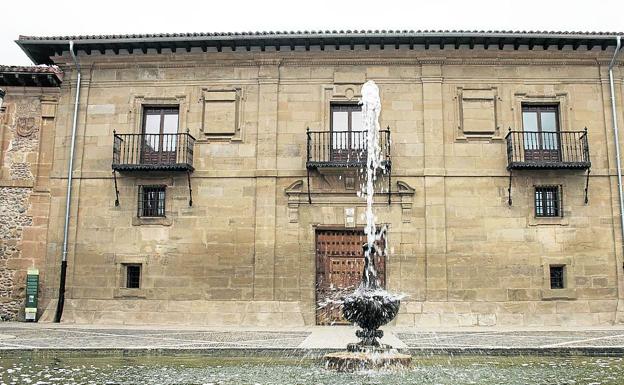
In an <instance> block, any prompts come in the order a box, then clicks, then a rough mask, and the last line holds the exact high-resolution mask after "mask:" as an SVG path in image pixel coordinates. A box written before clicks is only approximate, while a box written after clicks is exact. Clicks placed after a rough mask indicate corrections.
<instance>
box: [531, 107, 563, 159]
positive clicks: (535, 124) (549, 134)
mask: <svg viewBox="0 0 624 385" xmlns="http://www.w3.org/2000/svg"><path fill="white" fill-rule="evenodd" d="M522 128H523V130H524V156H525V160H527V161H539V160H543V161H552V162H556V161H558V160H559V158H560V151H559V142H560V140H559V107H558V106H557V105H532V104H531V105H526V104H523V105H522Z"/></svg>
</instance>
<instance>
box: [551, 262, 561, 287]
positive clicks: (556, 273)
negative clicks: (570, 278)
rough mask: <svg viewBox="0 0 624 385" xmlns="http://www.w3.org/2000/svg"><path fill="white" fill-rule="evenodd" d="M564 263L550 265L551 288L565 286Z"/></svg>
mask: <svg viewBox="0 0 624 385" xmlns="http://www.w3.org/2000/svg"><path fill="white" fill-rule="evenodd" d="M564 270H565V266H563V265H551V266H550V288H551V289H563V288H564V287H565V280H564Z"/></svg>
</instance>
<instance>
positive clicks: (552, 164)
mask: <svg viewBox="0 0 624 385" xmlns="http://www.w3.org/2000/svg"><path fill="white" fill-rule="evenodd" d="M505 139H506V140H507V168H508V169H520V168H528V169H540V168H578V169H588V168H590V167H591V162H590V160H589V145H588V141H587V129H585V130H583V131H558V132H535V131H511V130H510V131H509V133H508V134H507V136H506V137H505Z"/></svg>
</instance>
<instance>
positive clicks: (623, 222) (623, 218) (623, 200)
mask: <svg viewBox="0 0 624 385" xmlns="http://www.w3.org/2000/svg"><path fill="white" fill-rule="evenodd" d="M616 39H617V45H616V47H615V52H614V53H613V58H612V59H611V63H609V90H610V91H611V118H612V119H613V134H614V136H615V158H616V164H617V177H618V191H619V193H620V230H621V232H622V242H623V243H624V195H623V194H622V165H621V162H620V139H619V135H618V122H617V111H616V104H615V87H614V86H613V66H614V65H615V58H616V57H617V55H618V53H619V52H620V47H621V43H622V42H621V40H622V37H621V36H617V37H616ZM623 247H624V245H623ZM623 268H624V266H623ZM616 269H617V270H616V271H619V269H620V266H617V263H616ZM618 286H619V283H618ZM618 297H619V296H618ZM620 302H621V301H620V298H618V307H617V308H616V311H615V312H616V314H617V312H618V311H619V310H621V309H619V305H620Z"/></svg>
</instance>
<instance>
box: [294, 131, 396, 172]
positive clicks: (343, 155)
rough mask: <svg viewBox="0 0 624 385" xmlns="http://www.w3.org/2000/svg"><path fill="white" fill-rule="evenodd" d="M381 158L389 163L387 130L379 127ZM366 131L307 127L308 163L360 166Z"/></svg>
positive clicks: (324, 165) (388, 134) (327, 165)
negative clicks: (325, 129) (311, 128)
mask: <svg viewBox="0 0 624 385" xmlns="http://www.w3.org/2000/svg"><path fill="white" fill-rule="evenodd" d="M379 146H380V149H381V156H382V162H383V163H384V165H385V166H386V167H387V166H389V164H390V130H389V129H386V130H380V131H379ZM367 147H368V132H367V131H307V162H306V163H307V167H361V166H364V165H365V164H366V158H367V152H368V148H367Z"/></svg>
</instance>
